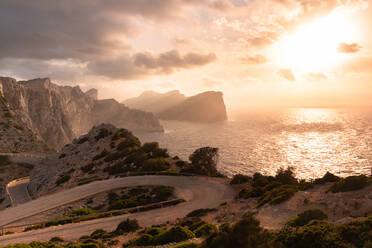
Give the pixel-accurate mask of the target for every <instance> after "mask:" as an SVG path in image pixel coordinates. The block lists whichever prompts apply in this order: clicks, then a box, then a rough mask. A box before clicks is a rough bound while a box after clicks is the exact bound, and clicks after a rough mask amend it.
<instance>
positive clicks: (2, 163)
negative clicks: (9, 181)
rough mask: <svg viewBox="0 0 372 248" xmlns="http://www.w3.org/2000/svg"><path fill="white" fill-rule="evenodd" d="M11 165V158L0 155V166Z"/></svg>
mask: <svg viewBox="0 0 372 248" xmlns="http://www.w3.org/2000/svg"><path fill="white" fill-rule="evenodd" d="M9 163H10V160H9V156H7V155H0V166H5V165H8V164H9Z"/></svg>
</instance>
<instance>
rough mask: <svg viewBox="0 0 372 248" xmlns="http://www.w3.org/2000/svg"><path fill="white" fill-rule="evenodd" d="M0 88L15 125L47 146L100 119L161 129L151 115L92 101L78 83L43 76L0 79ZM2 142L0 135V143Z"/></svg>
mask: <svg viewBox="0 0 372 248" xmlns="http://www.w3.org/2000/svg"><path fill="white" fill-rule="evenodd" d="M0 87H1V96H2V99H3V100H4V102H5V103H6V105H7V108H8V109H9V111H10V112H11V113H12V116H14V119H17V120H19V121H18V122H19V123H18V125H19V126H20V127H22V128H24V132H26V131H28V130H30V131H31V133H32V134H33V135H34V136H35V138H34V140H38V141H40V142H41V143H44V144H46V145H47V146H48V147H49V148H51V149H56V150H59V149H60V148H61V147H63V146H64V145H65V144H67V143H70V142H71V141H72V140H73V139H74V138H76V137H79V136H80V135H81V134H84V133H86V132H88V131H89V130H90V129H91V128H92V126H94V125H97V124H99V123H102V122H108V123H113V124H115V125H117V126H119V127H123V128H129V129H131V130H141V131H143V130H145V131H162V130H163V129H162V127H161V126H160V124H159V121H158V120H157V118H156V117H155V116H154V115H153V114H150V113H145V112H142V111H138V110H131V109H129V108H127V107H125V106H124V105H123V104H120V103H118V102H116V101H114V100H96V98H95V96H94V95H95V94H90V93H92V92H93V93H94V91H91V92H90V93H89V94H86V93H84V92H82V91H81V89H80V88H79V87H78V86H76V87H70V86H58V85H56V84H53V83H52V82H51V81H50V79H47V78H44V79H33V80H29V81H19V82H16V80H14V79H11V78H0ZM107 102H110V103H109V104H107ZM14 137H15V138H16V139H18V137H19V136H17V135H14ZM4 142H6V141H5V140H4V138H3V136H2V137H0V143H4ZM0 149H1V150H0V152H9V151H10V150H9V149H5V147H0ZM24 150H25V149H19V151H24ZM30 150H31V149H30Z"/></svg>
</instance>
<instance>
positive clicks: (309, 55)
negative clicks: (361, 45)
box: [277, 12, 355, 73]
mask: <svg viewBox="0 0 372 248" xmlns="http://www.w3.org/2000/svg"><path fill="white" fill-rule="evenodd" d="M354 29H355V27H353V25H352V22H351V21H350V20H348V19H347V15H346V14H345V13H342V12H334V13H332V14H330V15H329V16H327V17H324V18H320V19H317V20H316V21H314V22H311V23H308V24H305V25H303V26H302V27H301V28H300V29H299V30H298V31H297V32H295V33H293V34H289V35H287V36H285V37H283V39H282V40H280V41H279V42H278V44H277V45H278V46H277V49H278V51H279V54H280V56H279V58H278V60H279V61H278V63H279V65H280V66H282V67H286V68H292V69H293V70H295V71H297V72H303V73H307V72H319V71H321V70H324V69H327V68H329V67H331V66H333V65H336V64H338V63H339V62H340V61H341V60H342V59H343V58H344V57H345V55H344V54H341V53H339V52H338V51H337V50H338V46H339V44H340V43H341V42H349V41H350V40H351V39H352V37H353V32H354Z"/></svg>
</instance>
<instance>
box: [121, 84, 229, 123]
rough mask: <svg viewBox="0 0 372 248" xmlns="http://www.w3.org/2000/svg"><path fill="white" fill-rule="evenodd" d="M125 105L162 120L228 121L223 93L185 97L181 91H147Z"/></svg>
mask: <svg viewBox="0 0 372 248" xmlns="http://www.w3.org/2000/svg"><path fill="white" fill-rule="evenodd" d="M123 103H124V104H125V105H127V106H129V107H131V108H135V109H140V110H143V111H148V112H152V113H154V114H155V115H156V116H158V117H159V118H160V119H164V120H180V121H193V122H216V121H224V120H227V114H226V107H225V103H224V101H223V95H222V92H216V91H207V92H204V93H201V94H198V95H195V96H191V97H185V96H184V95H183V94H181V93H180V92H179V91H177V90H175V91H170V92H167V93H164V94H160V93H157V92H154V91H145V92H143V93H142V94H141V95H140V96H139V97H135V98H130V99H128V100H126V101H124V102H123Z"/></svg>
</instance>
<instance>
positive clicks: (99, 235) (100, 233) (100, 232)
mask: <svg viewBox="0 0 372 248" xmlns="http://www.w3.org/2000/svg"><path fill="white" fill-rule="evenodd" d="M110 236H111V235H110V233H109V232H107V231H106V230H104V229H97V230H95V231H94V232H92V233H91V234H90V237H91V238H92V239H105V238H109V237H110Z"/></svg>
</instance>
